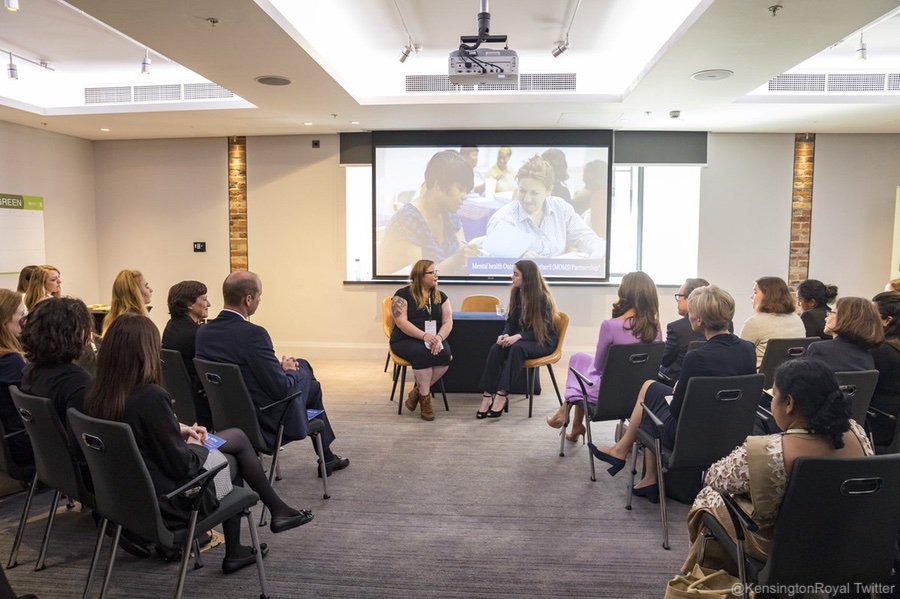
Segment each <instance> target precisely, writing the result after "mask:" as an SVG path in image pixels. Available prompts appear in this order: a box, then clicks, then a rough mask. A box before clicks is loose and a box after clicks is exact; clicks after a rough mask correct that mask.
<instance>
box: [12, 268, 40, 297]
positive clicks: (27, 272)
mask: <svg viewBox="0 0 900 599" xmlns="http://www.w3.org/2000/svg"><path fill="white" fill-rule="evenodd" d="M36 269H37V265H36V264H29V265H28V266H25V267H23V268H22V270H20V271H19V282H18V284H17V285H16V291H18V292H19V293H21V294H22V297H25V292H26V291H28V282H29V281H31V275H32V273H34V271H35V270H36Z"/></svg>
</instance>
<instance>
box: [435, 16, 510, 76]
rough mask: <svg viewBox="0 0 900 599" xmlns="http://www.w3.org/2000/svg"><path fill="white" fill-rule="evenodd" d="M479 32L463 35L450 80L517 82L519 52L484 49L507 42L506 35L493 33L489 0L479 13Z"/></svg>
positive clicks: (454, 54)
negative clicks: (489, 45)
mask: <svg viewBox="0 0 900 599" xmlns="http://www.w3.org/2000/svg"><path fill="white" fill-rule="evenodd" d="M477 21H478V35H461V36H459V50H454V51H453V52H451V53H450V57H449V59H448V61H447V62H448V68H447V74H448V75H449V77H450V83H453V84H456V85H476V84H480V83H517V82H518V81H519V55H518V54H516V52H515V51H514V50H510V49H509V46H507V47H505V48H503V49H502V50H494V49H491V48H482V47H480V46H481V44H485V43H489V44H495V43H505V42H506V36H505V35H491V13H490V12H488V0H481V12H479V13H478V18H477Z"/></svg>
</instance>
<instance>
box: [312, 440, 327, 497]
mask: <svg viewBox="0 0 900 599" xmlns="http://www.w3.org/2000/svg"><path fill="white" fill-rule="evenodd" d="M315 438H316V453H318V454H319V474H321V475H322V499H329V498H331V495H329V494H328V468H327V467H326V466H325V446H324V445H323V444H322V435H320V434H318V433H316V435H315Z"/></svg>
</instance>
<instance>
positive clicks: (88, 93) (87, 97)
mask: <svg viewBox="0 0 900 599" xmlns="http://www.w3.org/2000/svg"><path fill="white" fill-rule="evenodd" d="M122 102H125V103H131V87H130V86H127V85H126V86H122V87H86V88H84V103H85V104H121V103H122Z"/></svg>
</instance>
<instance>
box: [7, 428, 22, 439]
mask: <svg viewBox="0 0 900 599" xmlns="http://www.w3.org/2000/svg"><path fill="white" fill-rule="evenodd" d="M26 432H27V431H26V430H25V429H24V428H21V429H19V430H17V431H13V432H11V433H6V434H5V435H3V438H4V439H12V438H13V437H18V436H19V435H24V434H25V433H26Z"/></svg>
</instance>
